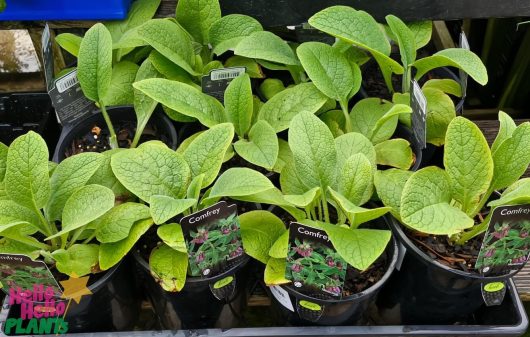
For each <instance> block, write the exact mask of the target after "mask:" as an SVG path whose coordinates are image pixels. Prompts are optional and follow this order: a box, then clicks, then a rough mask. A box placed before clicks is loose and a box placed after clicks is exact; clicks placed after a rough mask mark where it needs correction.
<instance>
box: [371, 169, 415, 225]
mask: <svg viewBox="0 0 530 337" xmlns="http://www.w3.org/2000/svg"><path fill="white" fill-rule="evenodd" d="M412 173H413V172H411V171H405V170H399V169H389V170H384V171H377V172H376V173H375V176H374V184H375V188H376V190H377V195H378V196H379V198H380V199H381V201H382V202H383V204H384V205H385V206H388V207H390V208H391V210H390V212H391V213H392V215H393V216H394V217H396V218H397V219H398V220H401V215H400V211H401V195H402V194H403V188H404V187H405V183H406V182H407V180H408V179H409V178H410V176H411V175H412Z"/></svg>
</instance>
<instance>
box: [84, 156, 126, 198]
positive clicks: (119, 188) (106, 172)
mask: <svg viewBox="0 0 530 337" xmlns="http://www.w3.org/2000/svg"><path fill="white" fill-rule="evenodd" d="M121 151H127V150H126V149H112V150H107V151H105V152H103V153H101V155H102V156H103V160H102V162H101V165H100V166H99V168H98V169H97V170H96V172H95V173H94V174H93V175H92V177H91V178H90V179H89V180H88V182H87V184H96V185H101V186H105V187H108V188H110V189H111V190H112V191H113V192H114V195H115V196H116V199H117V200H120V201H126V200H128V199H129V197H130V194H131V193H130V192H129V191H128V190H127V189H126V188H125V186H123V185H122V184H121V183H120V182H119V180H118V178H116V176H115V175H114V172H112V167H111V165H110V163H111V159H112V156H113V155H114V154H116V153H118V152H121Z"/></svg>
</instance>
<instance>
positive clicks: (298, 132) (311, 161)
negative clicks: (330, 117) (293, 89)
mask: <svg viewBox="0 0 530 337" xmlns="http://www.w3.org/2000/svg"><path fill="white" fill-rule="evenodd" d="M289 147H290V148H291V151H292V152H293V158H294V163H295V167H296V172H297V173H298V176H299V177H300V180H301V181H302V182H303V183H304V185H306V186H307V187H308V188H312V187H316V186H320V187H322V189H323V190H325V189H326V187H327V186H330V185H332V184H333V183H334V182H335V170H336V165H337V150H336V149H335V140H334V138H333V135H332V134H331V131H329V129H328V127H327V126H326V124H324V122H322V121H321V120H320V119H318V117H316V116H315V115H313V114H312V113H300V114H298V115H297V116H295V117H294V118H293V120H292V121H291V126H290V128H289Z"/></svg>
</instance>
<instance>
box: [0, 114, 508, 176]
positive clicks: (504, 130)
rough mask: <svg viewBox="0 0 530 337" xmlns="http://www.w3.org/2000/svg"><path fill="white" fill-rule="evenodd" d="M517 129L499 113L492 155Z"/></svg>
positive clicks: (506, 116) (505, 115)
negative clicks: (497, 130)
mask: <svg viewBox="0 0 530 337" xmlns="http://www.w3.org/2000/svg"><path fill="white" fill-rule="evenodd" d="M515 128H517V125H515V122H514V121H513V119H512V118H511V117H510V115H508V114H507V113H505V112H504V111H499V132H498V133H497V137H495V141H493V144H492V145H491V153H492V154H494V153H495V152H496V151H497V149H498V148H499V146H500V145H501V144H502V143H503V142H504V141H505V140H506V139H508V138H510V137H511V136H512V135H513V132H514V131H515ZM0 151H1V150H0ZM0 160H1V159H0ZM1 177H2V174H1V172H0V178H1Z"/></svg>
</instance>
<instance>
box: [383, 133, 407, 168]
mask: <svg viewBox="0 0 530 337" xmlns="http://www.w3.org/2000/svg"><path fill="white" fill-rule="evenodd" d="M375 152H376V154H377V164H378V165H385V166H392V167H397V168H400V169H403V170H408V169H409V168H410V167H411V166H412V164H413V163H414V154H413V153H412V149H411V147H410V143H409V142H408V141H406V140H405V139H403V138H396V139H389V140H385V141H384V142H381V143H379V144H377V145H376V146H375Z"/></svg>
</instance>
